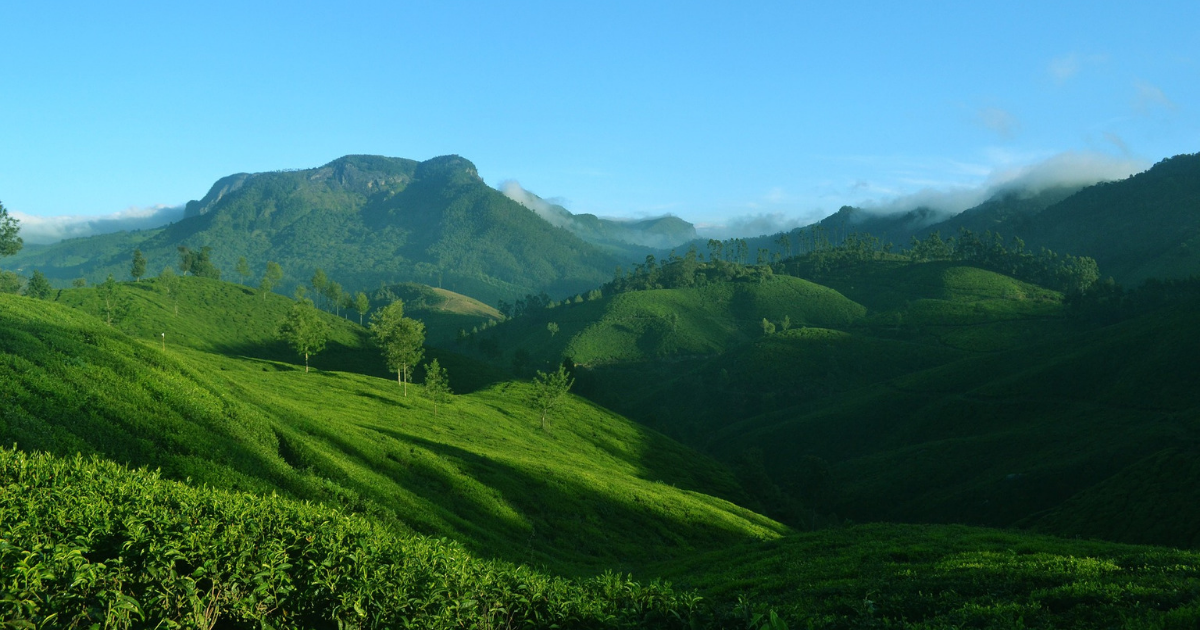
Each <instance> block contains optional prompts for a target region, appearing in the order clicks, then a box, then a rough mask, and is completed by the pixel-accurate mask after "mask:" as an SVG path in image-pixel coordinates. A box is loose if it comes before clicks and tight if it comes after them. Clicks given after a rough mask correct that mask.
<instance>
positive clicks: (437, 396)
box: [425, 359, 454, 416]
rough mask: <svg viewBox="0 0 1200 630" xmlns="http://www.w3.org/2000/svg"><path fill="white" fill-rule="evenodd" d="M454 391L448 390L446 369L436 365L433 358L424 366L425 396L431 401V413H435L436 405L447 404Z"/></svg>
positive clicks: (448, 382) (436, 361)
mask: <svg viewBox="0 0 1200 630" xmlns="http://www.w3.org/2000/svg"><path fill="white" fill-rule="evenodd" d="M453 394H454V392H452V391H450V379H449V377H448V376H447V375H446V369H445V368H443V367H442V366H440V365H438V360H437V359H434V360H432V361H430V362H429V364H428V365H426V366H425V396H426V397H427V398H429V400H430V401H431V402H433V415H435V416H436V415H437V406H438V405H439V404H447V403H449V402H450V397H451V396H452V395H453Z"/></svg>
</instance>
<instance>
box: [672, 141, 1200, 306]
mask: <svg viewBox="0 0 1200 630" xmlns="http://www.w3.org/2000/svg"><path fill="white" fill-rule="evenodd" d="M814 228H815V229H814ZM962 228H966V229H968V230H971V231H972V232H975V233H977V234H982V233H983V232H987V231H992V232H995V233H997V234H1000V235H1001V236H1002V237H1003V238H1004V239H1005V240H1011V239H1012V238H1014V237H1019V238H1021V239H1023V240H1024V242H1025V244H1026V246H1027V247H1029V248H1030V249H1032V250H1033V251H1035V252H1036V251H1038V250H1039V249H1040V248H1042V247H1045V248H1047V249H1050V250H1052V251H1055V252H1058V253H1060V254H1071V255H1075V256H1088V257H1091V258H1094V259H1095V260H1096V262H1097V263H1098V264H1099V266H1100V271H1101V273H1102V274H1103V275H1104V276H1106V277H1107V276H1112V277H1113V278H1115V279H1116V280H1117V281H1118V282H1120V283H1123V284H1129V285H1136V284H1138V283H1140V282H1142V281H1144V280H1146V279H1148V278H1185V277H1188V276H1191V275H1196V274H1200V154H1190V155H1177V156H1175V157H1172V158H1168V159H1165V160H1162V161H1161V162H1159V163H1158V164H1155V165H1154V166H1153V167H1152V168H1150V169H1149V170H1147V171H1145V172H1142V173H1138V174H1137V175H1133V176H1131V177H1129V178H1127V179H1124V180H1121V181H1113V182H1101V183H1098V184H1095V185H1091V186H1085V187H1080V186H1052V187H1049V188H1045V189H1041V190H1037V191H1027V190H1022V189H1013V188H1008V189H1003V190H1001V191H999V192H997V193H996V194H995V195H994V196H993V197H991V198H990V199H988V200H987V201H985V202H983V203H981V204H979V205H978V206H975V207H973V208H970V209H967V210H965V211H963V212H961V213H959V214H957V215H954V216H947V215H946V214H945V213H939V212H938V211H935V210H931V209H929V208H924V207H922V208H916V209H913V210H910V211H907V212H898V213H877V212H872V211H869V210H864V209H862V208H854V207H851V206H846V207H843V208H841V209H840V210H838V211H837V212H836V213H834V214H832V215H830V216H828V217H826V218H824V219H822V220H821V221H819V222H817V223H815V224H813V225H810V226H806V227H803V228H796V229H794V230H791V231H790V232H787V236H788V238H789V239H790V241H791V243H792V249H791V252H792V253H797V252H804V251H809V250H811V249H812V248H813V246H814V243H815V240H816V239H827V240H828V242H831V243H835V244H836V243H839V242H841V241H842V240H843V239H845V238H846V236H847V235H848V234H850V233H852V232H859V233H869V234H872V235H874V236H876V237H878V238H880V239H881V240H882V241H884V242H890V243H892V244H893V245H895V247H896V248H897V249H899V248H903V247H907V246H908V245H909V242H910V239H911V238H912V237H913V236H916V237H918V238H924V237H926V236H928V235H929V234H931V233H933V232H935V231H936V232H939V233H940V234H941V236H942V238H950V237H953V236H955V235H956V234H958V232H959V230H960V229H962ZM781 236H782V233H777V234H773V235H764V236H758V237H752V238H747V239H746V240H747V243H748V245H749V249H750V251H752V252H753V251H757V250H758V249H759V248H764V249H767V250H769V251H771V252H778V253H781V254H784V255H786V254H787V253H788V252H787V251H784V249H783V248H782V247H781V246H780V245H779V242H778V241H779V239H780V237H781ZM693 245H696V246H697V248H698V249H699V250H700V251H704V246H703V243H701V242H700V241H694V242H693Z"/></svg>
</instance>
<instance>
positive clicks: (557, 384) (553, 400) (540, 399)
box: [530, 365, 575, 430]
mask: <svg viewBox="0 0 1200 630" xmlns="http://www.w3.org/2000/svg"><path fill="white" fill-rule="evenodd" d="M574 384H575V379H573V378H571V375H570V374H569V373H567V368H566V366H562V365H560V366H558V371H557V372H550V373H549V374H547V373H546V372H543V371H541V370H538V373H537V376H535V377H534V378H533V395H532V396H531V398H530V402H532V403H533V407H534V409H537V410H538V411H539V412H541V414H542V430H546V429H548V428H549V427H550V425H549V423H548V422H547V421H546V416H547V415H548V414H549V413H550V412H551V411H553V410H554V409H555V408H557V407H558V405H559V404H561V403H562V401H563V399H564V398H566V395H567V392H568V391H570V390H571V386H572V385H574Z"/></svg>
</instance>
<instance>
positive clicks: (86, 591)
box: [0, 450, 703, 629]
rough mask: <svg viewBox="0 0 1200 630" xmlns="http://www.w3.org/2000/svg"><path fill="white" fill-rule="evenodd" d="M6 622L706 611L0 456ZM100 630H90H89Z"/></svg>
mask: <svg viewBox="0 0 1200 630" xmlns="http://www.w3.org/2000/svg"><path fill="white" fill-rule="evenodd" d="M0 488H3V490H4V492H2V493H0V572H2V573H3V575H4V578H3V580H2V581H0V620H2V621H3V623H4V625H5V627H13V628H22V627H32V628H88V627H104V628H114V629H116V628H161V627H186V628H214V627H217V628H259V627H266V628H270V627H296V628H343V627H352V628H400V627H408V628H468V627H470V628H545V627H554V628H645V627H656V628H658V627H662V628H672V627H687V626H688V625H689V624H688V622H689V621H701V620H703V617H702V616H701V614H700V610H699V606H698V603H699V602H698V598H697V597H696V596H695V595H693V594H690V593H676V592H674V591H672V590H671V588H670V587H668V586H664V585H660V584H658V583H653V584H648V585H642V584H639V583H637V582H633V581H630V580H628V579H626V578H624V577H622V576H619V575H614V574H604V575H601V576H598V577H595V578H591V579H587V580H578V581H575V580H566V579H562V578H555V577H550V576H547V575H545V574H543V573H538V572H535V571H531V570H529V569H526V568H524V567H517V566H513V565H511V564H507V563H503V562H494V561H482V560H479V559H478V558H476V557H473V556H472V555H471V554H470V553H468V552H466V551H465V550H464V549H463V548H462V547H461V546H459V545H456V544H454V543H451V542H448V541H446V540H445V539H441V540H437V539H432V538H425V537H421V536H411V535H405V534H403V533H400V532H397V531H395V530H392V529H389V528H387V527H384V526H380V525H379V524H377V523H375V522H372V521H371V520H370V519H366V518H361V517H355V516H347V515H344V514H342V513H340V512H338V511H336V510H332V509H329V508H327V507H321V506H314V505H310V504H301V503H298V502H296V501H292V500H288V499H283V498H280V497H276V496H254V495H249V494H241V493H230V492H221V491H217V490H210V489H200V488H194V487H189V486H186V485H183V484H179V483H171V482H167V481H163V480H162V479H161V478H160V477H159V476H158V475H156V474H152V473H148V472H144V471H138V472H133V471H128V470H125V469H122V468H120V467H119V466H116V465H114V464H112V463H109V462H103V461H95V460H91V461H85V460H82V459H78V458H77V459H75V460H64V459H55V458H51V457H47V456H36V455H35V456H29V455H25V454H23V453H16V452H13V451H10V450H0ZM93 624H95V625H93Z"/></svg>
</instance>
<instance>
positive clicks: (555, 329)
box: [546, 322, 558, 337]
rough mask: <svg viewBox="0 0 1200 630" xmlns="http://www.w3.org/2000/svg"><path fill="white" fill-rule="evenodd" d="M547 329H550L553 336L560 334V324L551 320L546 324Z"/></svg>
mask: <svg viewBox="0 0 1200 630" xmlns="http://www.w3.org/2000/svg"><path fill="white" fill-rule="evenodd" d="M546 330H548V331H550V336H551V337H554V335H557V334H558V324H556V323H554V322H550V323H549V324H546Z"/></svg>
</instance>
